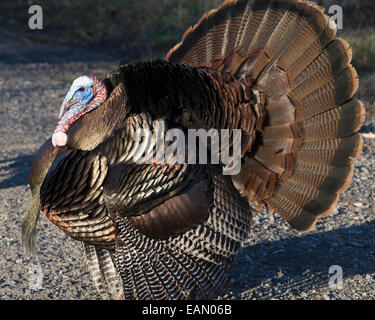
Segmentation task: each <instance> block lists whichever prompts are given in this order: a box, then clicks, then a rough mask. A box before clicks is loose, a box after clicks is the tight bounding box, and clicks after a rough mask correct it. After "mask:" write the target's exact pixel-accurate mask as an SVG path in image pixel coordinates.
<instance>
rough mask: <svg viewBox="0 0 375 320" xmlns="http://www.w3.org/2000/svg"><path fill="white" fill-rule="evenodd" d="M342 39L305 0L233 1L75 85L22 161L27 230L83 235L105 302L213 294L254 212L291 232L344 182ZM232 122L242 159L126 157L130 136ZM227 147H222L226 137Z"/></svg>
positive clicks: (347, 148)
mask: <svg viewBox="0 0 375 320" xmlns="http://www.w3.org/2000/svg"><path fill="white" fill-rule="evenodd" d="M350 61H351V50H350V49H349V46H348V44H347V43H346V42H345V41H344V40H343V39H340V38H336V29H335V26H334V23H332V22H331V21H330V19H329V17H328V16H326V15H325V14H324V12H323V10H322V9H321V8H320V7H318V6H317V5H316V4H314V3H312V2H305V1H301V0H274V1H266V0H262V1H260V0H231V1H226V2H225V3H224V4H223V5H222V6H220V7H219V8H218V9H217V10H212V11H210V12H208V13H207V14H205V15H204V16H203V17H202V18H201V20H200V21H199V22H198V24H197V25H195V26H194V27H191V28H190V29H188V30H187V31H186V33H185V34H184V36H183V39H182V42H181V43H179V44H177V45H176V46H175V47H174V48H173V49H171V50H170V52H169V53H168V54H167V57H166V59H165V60H157V61H143V62H138V63H135V64H130V65H126V66H122V67H119V68H118V69H116V70H114V71H112V72H111V73H110V74H109V75H108V76H107V77H106V78H105V79H104V80H100V79H98V78H96V77H94V76H84V77H80V78H78V79H77V80H76V81H75V82H73V85H72V87H71V89H70V90H69V92H68V94H67V96H66V98H65V100H64V102H63V105H62V108H61V113H60V121H59V123H58V125H57V128H56V131H55V133H54V135H53V138H52V139H49V140H47V141H46V142H45V143H44V144H43V146H42V147H41V148H40V150H39V151H38V152H37V154H36V157H35V159H34V162H33V165H32V170H31V175H30V187H31V190H32V195H33V197H32V202H31V206H30V210H29V212H28V213H27V215H26V218H25V220H24V223H23V237H24V243H25V244H26V246H27V247H28V248H32V247H33V246H34V243H33V235H34V233H35V226H36V223H37V219H38V215H39V213H40V212H43V213H44V214H45V215H46V216H47V217H48V218H49V219H50V220H51V221H52V222H53V223H54V224H55V225H57V226H58V227H59V228H60V229H61V230H63V231H64V232H65V233H67V234H68V235H69V236H71V237H72V238H74V239H77V240H80V241H82V242H83V247H84V253H85V256H86V258H87V265H88V269H89V271H90V273H91V275H92V278H93V280H94V283H95V285H96V287H97V289H98V290H99V292H100V294H101V295H102V297H103V298H108V297H111V298H125V299H186V298H192V297H196V298H199V297H214V296H215V295H217V294H219V293H220V292H221V291H220V288H222V287H223V286H224V283H225V271H226V270H227V269H228V267H229V266H230V265H231V263H232V262H233V260H234V258H235V257H236V255H237V253H238V251H239V250H240V248H241V245H242V244H243V243H244V241H245V240H246V239H247V238H248V237H249V234H250V232H251V230H250V223H251V210H250V203H252V207H255V209H259V208H261V207H262V206H264V205H266V206H267V207H268V208H269V209H271V210H275V211H276V212H277V213H279V214H280V215H281V216H282V217H283V218H284V219H285V220H286V221H288V222H289V223H290V225H291V226H292V227H293V228H295V229H297V230H300V231H306V230H310V229H312V228H313V227H314V225H315V223H316V221H317V219H318V218H320V217H324V216H327V215H328V214H329V213H330V212H331V211H332V210H333V208H334V206H335V205H336V203H337V201H338V197H339V195H340V193H342V192H344V190H346V189H347V187H348V185H349V183H350V181H351V179H352V175H353V162H354V161H355V160H356V159H357V158H358V156H359V153H360V150H361V137H360V135H359V134H358V133H357V132H358V130H359V129H360V127H361V125H362V123H363V121H364V117H365V111H364V107H363V105H362V103H361V102H360V101H359V100H357V99H354V98H353V96H354V94H355V92H356V90H357V88H358V79H357V74H356V72H355V70H354V68H353V67H352V66H351V64H350ZM157 120H163V123H164V124H165V130H166V128H180V129H182V130H185V131H186V130H187V129H191V128H193V129H199V128H202V129H206V130H208V129H210V128H216V129H229V130H230V132H232V130H234V129H240V130H241V132H242V138H241V151H242V154H241V156H242V166H241V171H240V173H239V174H237V175H233V176H225V175H222V174H221V171H220V170H218V166H217V165H213V164H208V165H200V164H179V163H175V164H174V165H169V164H168V163H151V164H146V163H144V164H137V163H135V161H134V157H133V156H134V152H135V150H136V149H137V146H138V144H139V143H142V142H136V141H133V137H134V134H135V131H136V130H137V129H138V128H148V129H150V130H151V131H152V132H153V134H160V133H162V131H163V130H164V129H162V128H161V126H160V125H159V123H160V122H158V121H157ZM231 143H233V141H231Z"/></svg>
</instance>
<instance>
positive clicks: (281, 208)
mask: <svg viewBox="0 0 375 320" xmlns="http://www.w3.org/2000/svg"><path fill="white" fill-rule="evenodd" d="M336 32H337V31H336V28H335V27H334V24H333V23H332V22H331V21H330V19H329V17H328V16H326V15H325V14H324V10H323V9H322V8H320V7H319V6H317V5H316V4H314V3H312V2H309V1H301V0H267V1H262V0H230V1H226V2H225V3H224V4H223V5H222V6H221V7H219V8H218V9H217V10H212V11H210V12H209V13H207V14H206V15H205V16H203V17H202V19H201V20H200V21H199V22H198V24H197V25H195V26H194V27H191V28H190V29H189V30H188V31H187V32H186V33H185V35H184V37H183V39H182V42H181V43H180V44H178V45H176V46H175V47H174V48H173V49H171V50H170V52H169V53H168V55H167V60H169V61H171V62H180V63H183V64H187V65H192V66H195V67H205V66H211V67H212V66H216V65H220V61H227V63H226V65H225V66H224V69H218V70H219V71H225V72H230V73H232V75H233V76H237V78H239V77H240V78H243V77H245V78H246V80H247V81H248V82H249V83H251V85H252V86H253V87H254V88H257V89H258V90H261V91H262V92H264V94H265V104H264V109H265V111H266V113H267V117H266V119H265V121H264V125H263V128H261V130H260V131H259V132H258V133H257V139H256V142H255V143H254V145H253V147H252V149H251V150H250V151H248V152H247V153H246V154H244V155H243V163H242V169H241V172H240V174H239V175H237V176H233V177H232V181H233V184H234V186H235V187H236V188H237V190H238V191H239V193H240V194H241V196H243V197H246V198H248V200H249V201H252V202H255V203H258V204H267V206H268V207H269V208H271V209H274V210H275V211H277V212H278V213H279V214H280V215H281V216H282V217H283V218H284V219H286V220H287V221H288V222H289V223H290V224H291V225H292V226H293V227H295V228H296V229H298V230H308V229H310V228H312V227H313V226H314V224H315V223H316V221H317V219H318V218H319V217H322V216H325V215H327V214H328V213H329V212H331V211H332V209H333V207H334V206H335V205H336V203H337V201H338V197H339V194H340V193H342V192H343V191H345V190H346V188H347V187H348V186H349V183H350V181H351V179H352V175H353V167H352V165H353V162H354V161H355V159H357V158H358V157H359V153H360V151H361V147H362V140H361V137H360V135H359V134H358V130H359V129H360V127H361V125H362V124H363V121H364V118H365V110H364V107H363V104H362V103H361V102H360V101H359V100H357V99H353V96H354V94H355V93H356V91H357V89H358V75H357V73H356V71H355V69H354V68H353V67H352V65H351V64H350V62H351V58H352V53H351V50H350V48H349V45H348V44H347V43H346V42H345V40H343V39H341V38H336ZM233 52H235V53H236V55H235V57H236V59H234V58H230V57H232V56H233ZM225 59H226V60H225ZM216 61H218V63H216ZM228 61H229V63H228Z"/></svg>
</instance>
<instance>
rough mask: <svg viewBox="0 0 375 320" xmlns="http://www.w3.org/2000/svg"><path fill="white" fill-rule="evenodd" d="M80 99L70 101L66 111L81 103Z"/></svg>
mask: <svg viewBox="0 0 375 320" xmlns="http://www.w3.org/2000/svg"><path fill="white" fill-rule="evenodd" d="M79 101H80V99H79V98H77V99H73V100H70V101H69V102H68V103H67V104H66V105H65V111H66V110H68V109H69V108H70V107H71V106H74V105H75V104H76V103H77V102H79Z"/></svg>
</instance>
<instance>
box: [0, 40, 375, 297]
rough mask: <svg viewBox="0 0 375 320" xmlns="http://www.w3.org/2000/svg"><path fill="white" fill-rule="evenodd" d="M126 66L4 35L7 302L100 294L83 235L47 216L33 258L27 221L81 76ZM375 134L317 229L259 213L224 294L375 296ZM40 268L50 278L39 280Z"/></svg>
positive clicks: (3, 274)
mask: <svg viewBox="0 0 375 320" xmlns="http://www.w3.org/2000/svg"><path fill="white" fill-rule="evenodd" d="M118 63H119V60H118V59H117V60H116V59H113V58H110V57H108V56H105V55H101V54H99V53H96V52H93V51H92V50H91V51H89V50H87V49H86V50H85V49H82V48H70V47H65V46H54V47H50V46H47V45H43V44H38V45H33V44H32V43H30V42H29V41H28V40H26V39H21V40H20V39H19V38H18V37H17V38H14V37H12V36H11V35H9V34H7V35H5V34H1V33H0V119H1V126H0V299H99V296H98V294H97V293H96V291H95V288H94V287H93V285H92V283H91V280H90V278H89V275H88V273H87V271H86V269H85V267H84V263H83V260H82V255H81V246H80V244H79V243H78V242H76V241H74V240H71V239H70V238H68V237H67V236H65V235H64V234H63V233H62V232H60V231H59V230H58V229H57V228H56V227H54V226H53V225H52V224H51V223H50V222H49V221H47V219H46V218H44V217H41V219H40V221H39V225H38V230H39V232H38V236H37V247H38V254H37V256H36V257H32V258H30V257H27V256H25V255H24V254H23V251H22V246H21V231H20V229H21V228H20V224H21V221H22V217H23V215H24V213H25V211H26V210H27V207H28V203H29V200H30V197H31V196H30V191H29V188H28V185H27V176H28V170H29V166H30V163H31V160H32V155H33V153H34V152H35V151H36V150H37V149H38V147H39V146H40V145H41V143H42V142H43V141H44V140H45V139H47V138H48V137H50V136H51V134H52V132H53V130H54V127H55V125H56V120H57V115H58V112H59V108H60V104H61V101H62V100H63V98H64V96H65V94H66V92H67V90H68V88H69V86H70V83H71V81H72V80H74V79H75V78H76V77H78V76H80V75H82V74H87V73H95V74H98V75H104V74H105V73H106V72H107V71H109V70H111V69H112V68H113V67H114V66H115V65H117V64H118ZM372 125H373V124H371V123H367V131H371V130H373V126H372ZM366 136H369V137H370V138H365V139H364V151H363V153H362V155H361V158H360V160H359V161H358V162H357V163H356V169H355V176H354V182H353V184H352V185H351V187H350V189H349V190H348V191H347V192H346V193H345V194H344V195H343V196H342V197H341V199H340V203H339V206H338V207H337V210H336V211H335V212H334V214H332V215H331V216H330V217H328V218H325V219H322V220H321V221H320V222H319V223H318V225H317V228H316V231H314V232H309V233H303V234H302V233H298V232H296V231H294V230H292V229H291V228H290V227H289V226H288V225H287V223H285V222H284V221H283V220H282V219H281V218H280V217H278V216H277V215H274V214H272V213H269V212H267V211H265V210H264V211H262V212H260V213H258V214H255V215H254V226H253V233H252V236H251V238H250V239H249V241H248V243H247V245H246V246H245V248H244V249H243V250H242V251H241V253H240V255H239V257H238V259H237V261H236V263H235V265H234V267H233V269H232V270H231V271H230V272H229V274H228V276H229V277H228V278H229V282H228V289H229V291H228V293H227V294H226V295H225V296H224V298H226V299H247V300H248V299H374V298H375V219H374V213H375V207H374V190H375V186H374V175H375V159H374V157H373V154H374V150H375V139H372V138H371V134H370V135H366ZM332 265H338V266H341V267H342V270H343V288H342V289H339V290H332V289H330V288H329V285H328V283H329V268H330V266H332ZM39 268H40V271H41V275H42V277H41V278H40V279H42V282H41V283H33V282H32V279H34V278H35V276H34V274H35V270H38V269H39ZM36 279H38V277H36ZM39 284H40V286H39Z"/></svg>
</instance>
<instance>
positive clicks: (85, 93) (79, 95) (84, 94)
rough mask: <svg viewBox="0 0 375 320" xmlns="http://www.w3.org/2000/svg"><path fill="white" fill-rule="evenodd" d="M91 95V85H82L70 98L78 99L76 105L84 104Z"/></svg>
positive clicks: (89, 99)
mask: <svg viewBox="0 0 375 320" xmlns="http://www.w3.org/2000/svg"><path fill="white" fill-rule="evenodd" d="M92 97H93V92H92V87H89V86H82V87H80V88H79V89H77V91H76V92H75V94H74V95H73V98H72V100H74V99H79V102H78V103H77V104H76V105H80V106H82V105H85V104H86V103H89V102H90V101H91V99H92Z"/></svg>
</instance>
